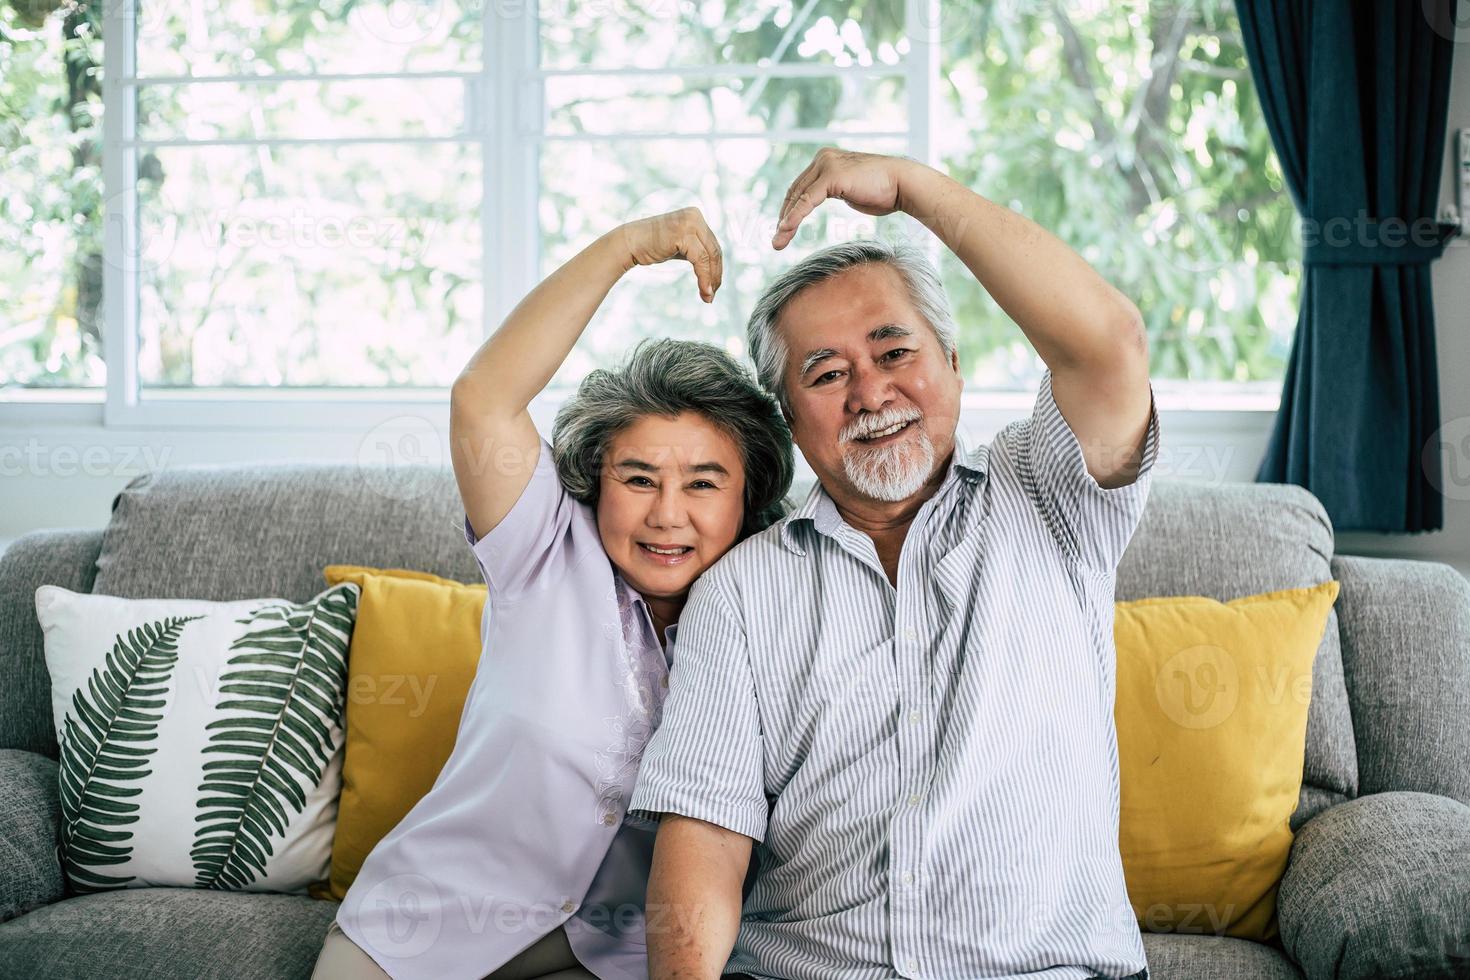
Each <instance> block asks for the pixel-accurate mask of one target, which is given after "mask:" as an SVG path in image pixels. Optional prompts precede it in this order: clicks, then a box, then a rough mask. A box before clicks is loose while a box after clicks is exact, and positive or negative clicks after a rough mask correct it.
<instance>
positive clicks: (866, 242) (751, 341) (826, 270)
mask: <svg viewBox="0 0 1470 980" xmlns="http://www.w3.org/2000/svg"><path fill="white" fill-rule="evenodd" d="M868 262H886V263H887V264H888V265H890V266H892V267H893V268H894V270H895V271H897V272H898V275H899V278H901V279H902V280H903V282H904V286H905V287H907V289H908V293H909V301H910V302H912V303H913V304H914V308H915V309H917V310H918V311H919V314H920V315H921V316H922V317H923V318H924V320H925V321H926V322H927V323H928V324H929V329H930V330H933V331H934V336H935V337H936V338H938V340H939V346H940V347H942V348H943V349H944V353H945V355H946V356H948V355H950V354H953V353H954V352H955V350H956V349H957V348H956V344H955V325H954V314H953V313H951V312H950V309H949V297H948V296H946V295H945V292H944V283H942V282H941V281H940V279H939V273H938V272H937V271H936V270H935V268H934V265H933V264H932V263H931V262H930V261H929V259H928V258H927V257H926V256H925V255H924V253H923V251H922V250H920V249H919V248H918V247H917V246H914V245H909V244H907V243H905V242H891V243H890V242H884V241H879V240H877V239H871V238H859V239H854V240H853V241H850V242H839V243H838V244H836V245H828V246H827V247H826V248H823V249H820V250H819V251H816V252H813V253H812V254H811V255H809V256H807V257H806V258H804V259H802V260H801V261H800V262H798V263H796V264H795V265H793V266H792V267H791V268H789V269H787V270H786V271H785V272H783V273H781V274H780V275H779V276H777V277H776V279H775V281H773V282H772V283H771V284H770V285H769V286H767V287H766V290H765V292H763V293H761V296H760V299H758V300H757V301H756V304H755V309H754V310H752V311H751V314H750V322H749V324H747V326H746V340H747V342H748V345H749V348H750V359H751V360H752V361H754V362H755V372H756V377H758V378H759V379H760V383H761V385H762V386H763V387H764V388H765V389H766V390H767V391H769V392H771V393H772V394H773V395H775V396H776V400H777V401H778V402H779V403H780V405H781V410H782V412H784V413H785V414H786V416H787V417H788V418H790V417H791V401H790V399H789V398H787V395H786V385H785V382H784V379H785V377H786V358H787V356H788V354H789V351H788V350H787V346H786V341H785V339H784V338H783V337H782V336H781V333H780V331H779V330H778V329H777V327H776V324H777V321H779V320H780V319H781V311H782V310H784V309H785V308H786V304H787V303H790V302H791V300H792V299H793V298H795V296H796V294H797V293H800V292H801V291H802V290H803V289H806V288H807V287H808V286H815V285H816V284H817V283H819V282H824V281H826V280H828V279H831V278H832V277H833V276H835V275H837V274H838V273H839V272H842V271H843V270H845V269H850V268H852V267H853V266H856V265H863V264H865V263H868Z"/></svg>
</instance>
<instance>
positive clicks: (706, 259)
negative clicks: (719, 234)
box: [690, 217, 725, 303]
mask: <svg viewBox="0 0 1470 980" xmlns="http://www.w3.org/2000/svg"><path fill="white" fill-rule="evenodd" d="M695 237H696V240H697V241H698V242H699V255H698V257H697V258H694V257H691V260H690V261H692V262H693V263H694V272H695V276H696V278H698V280H699V294H700V296H702V297H703V298H704V301H705V302H707V303H712V302H714V299H715V290H717V289H719V288H720V283H721V281H722V280H723V279H724V275H725V256H724V254H723V253H722V252H721V251H720V243H719V241H717V240H716V239H715V233H714V232H713V231H711V230H710V228H709V225H707V224H705V222H704V219H703V218H702V217H701V218H700V220H699V225H698V227H697V228H695Z"/></svg>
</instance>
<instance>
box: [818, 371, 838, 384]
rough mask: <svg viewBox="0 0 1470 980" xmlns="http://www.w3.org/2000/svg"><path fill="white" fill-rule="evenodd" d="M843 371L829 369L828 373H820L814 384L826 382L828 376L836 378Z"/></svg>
mask: <svg viewBox="0 0 1470 980" xmlns="http://www.w3.org/2000/svg"><path fill="white" fill-rule="evenodd" d="M841 373H842V372H841V371H828V372H827V373H826V374H822V375H819V376H818V377H817V380H815V381H813V382H812V384H816V385H821V384H826V383H827V379H828V378H835V377H836V376H837V375H839V374H841Z"/></svg>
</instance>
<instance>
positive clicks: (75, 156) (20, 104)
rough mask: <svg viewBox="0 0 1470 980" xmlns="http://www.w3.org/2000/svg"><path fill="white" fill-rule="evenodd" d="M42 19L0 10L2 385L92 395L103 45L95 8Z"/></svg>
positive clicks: (97, 347)
mask: <svg viewBox="0 0 1470 980" xmlns="http://www.w3.org/2000/svg"><path fill="white" fill-rule="evenodd" d="M42 10H43V8H41V7H37V6H36V5H34V4H0V28H3V29H0V385H36V386H83V387H95V386H101V385H103V384H105V383H106V380H107V372H106V369H105V366H104V365H103V362H102V272H103V266H102V155H101V150H102V76H101V67H100V66H101V64H102V42H101V40H100V39H99V38H98V35H97V33H96V29H97V23H96V22H95V21H94V20H92V19H91V17H92V16H93V15H92V14H90V13H89V12H88V11H87V9H86V7H83V8H82V9H81V10H67V11H59V12H55V13H51V14H47V15H44V16H43V15H42ZM68 48H69V49H70V50H69V52H68ZM68 58H69V59H70V63H71V66H72V68H73V71H72V72H70V73H68V70H67V69H68V63H67V59H68Z"/></svg>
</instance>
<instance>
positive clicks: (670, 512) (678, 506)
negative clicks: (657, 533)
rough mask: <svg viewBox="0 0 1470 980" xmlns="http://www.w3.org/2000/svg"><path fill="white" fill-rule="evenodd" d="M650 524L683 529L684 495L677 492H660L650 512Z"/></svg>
mask: <svg viewBox="0 0 1470 980" xmlns="http://www.w3.org/2000/svg"><path fill="white" fill-rule="evenodd" d="M648 522H649V523H650V524H651V525H653V526H654V527H683V526H684V523H685V512H684V495H683V494H681V493H679V492H678V491H677V490H662V491H660V492H659V495H658V499H657V500H655V501H654V505H653V508H652V509H651V510H649V512H648Z"/></svg>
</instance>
